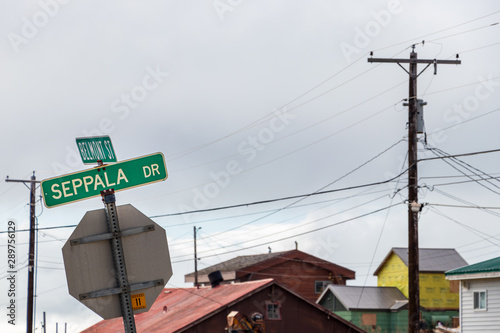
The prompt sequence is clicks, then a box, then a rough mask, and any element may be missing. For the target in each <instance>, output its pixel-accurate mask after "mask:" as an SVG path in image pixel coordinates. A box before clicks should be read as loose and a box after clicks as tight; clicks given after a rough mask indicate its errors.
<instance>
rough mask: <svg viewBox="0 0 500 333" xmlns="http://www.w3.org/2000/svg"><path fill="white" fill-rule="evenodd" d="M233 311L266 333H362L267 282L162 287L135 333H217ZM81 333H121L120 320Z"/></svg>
mask: <svg viewBox="0 0 500 333" xmlns="http://www.w3.org/2000/svg"><path fill="white" fill-rule="evenodd" d="M235 311H237V312H238V313H240V314H242V315H243V316H244V317H246V318H251V317H254V315H253V314H255V313H256V312H258V313H260V314H261V315H262V316H260V317H261V318H263V322H262V325H264V326H265V332H266V333H278V332H288V333H295V332H296V333H302V332H335V333H344V332H345V333H348V332H349V333H366V332H365V331H363V330H362V329H360V328H358V327H356V326H355V325H354V324H352V323H350V322H348V321H347V320H345V319H342V318H341V317H339V316H337V315H336V314H334V313H331V312H330V311H328V310H326V309H325V308H323V307H321V306H319V305H317V304H315V303H313V302H311V301H309V300H307V299H306V298H304V297H302V296H301V295H299V294H297V293H295V292H293V291H291V290H290V289H288V288H287V287H286V286H284V285H282V284H281V283H279V282H277V281H275V280H273V279H265V280H259V281H249V282H242V283H234V284H221V285H218V286H214V287H200V288H194V287H193V288H166V289H164V291H163V292H162V293H161V294H160V296H158V298H157V299H156V301H155V303H154V304H153V306H152V307H151V309H150V310H149V311H148V312H143V313H140V314H137V315H135V323H136V328H137V331H138V332H162V333H174V332H176V333H180V332H186V333H198V332H204V333H215V332H217V333H220V332H224V330H225V328H226V327H227V325H228V319H229V317H230V316H232V315H233V314H234V313H235ZM255 317H259V316H255ZM83 332H84V333H115V332H123V320H122V318H114V319H108V320H103V321H101V322H99V323H97V324H95V325H94V326H91V327H89V328H87V329H86V330H84V331H83Z"/></svg>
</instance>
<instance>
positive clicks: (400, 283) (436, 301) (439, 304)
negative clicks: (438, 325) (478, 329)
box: [377, 253, 460, 311]
mask: <svg viewBox="0 0 500 333" xmlns="http://www.w3.org/2000/svg"><path fill="white" fill-rule="evenodd" d="M377 284H378V286H379V287H397V288H398V289H399V290H400V291H401V292H402V293H403V295H405V296H406V297H409V294H408V266H406V265H405V263H404V262H403V261H402V260H401V259H400V258H399V257H398V256H397V255H396V254H394V253H393V254H392V255H390V256H389V258H388V259H387V260H386V263H385V265H384V266H383V267H382V268H381V269H380V271H379V274H378V279H377ZM419 287H420V306H423V307H425V308H426V309H429V310H437V311H442V310H444V309H446V310H456V311H458V309H459V306H460V303H459V302H460V301H459V300H460V295H459V293H458V292H452V291H451V289H450V281H448V280H446V277H445V275H444V273H420V274H419Z"/></svg>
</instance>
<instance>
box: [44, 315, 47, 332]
mask: <svg viewBox="0 0 500 333" xmlns="http://www.w3.org/2000/svg"><path fill="white" fill-rule="evenodd" d="M43 333H47V322H46V321H45V311H43Z"/></svg>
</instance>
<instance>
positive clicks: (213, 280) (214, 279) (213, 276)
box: [208, 271, 224, 288]
mask: <svg viewBox="0 0 500 333" xmlns="http://www.w3.org/2000/svg"><path fill="white" fill-rule="evenodd" d="M208 279H209V280H210V284H211V285H212V288H215V287H218V286H219V285H220V283H221V282H222V281H224V279H223V278H222V274H221V272H220V271H215V272H212V273H210V274H208Z"/></svg>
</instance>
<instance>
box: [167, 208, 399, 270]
mask: <svg viewBox="0 0 500 333" xmlns="http://www.w3.org/2000/svg"><path fill="white" fill-rule="evenodd" d="M396 205H398V204H392V205H389V206H386V207H383V208H380V209H377V210H374V211H371V212H369V213H366V214H362V215H359V216H356V217H352V218H350V219H346V220H343V221H340V222H337V223H333V224H329V225H327V226H323V227H320V228H316V229H313V230H309V231H305V232H302V233H298V234H294V235H291V236H287V237H283V238H280V239H276V240H273V241H268V242H265V243H261V244H257V245H252V246H247V247H245V248H241V249H238V250H232V251H229V252H224V253H218V254H212V255H207V256H204V258H207V257H214V256H220V255H223V254H228V253H234V252H239V251H243V250H248V249H252V248H255V247H259V246H263V245H268V244H273V243H277V242H280V241H283V240H287V239H290V238H294V237H299V236H303V235H307V234H310V233H313V232H317V231H321V230H324V229H327V228H331V227H334V226H338V225H341V224H345V223H348V222H351V221H354V220H357V219H360V218H362V217H366V216H369V215H372V214H376V213H378V212H381V211H384V210H386V209H389V208H391V207H394V206H396ZM191 260H192V259H186V260H178V261H172V263H173V264H177V263H181V262H186V261H191Z"/></svg>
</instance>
